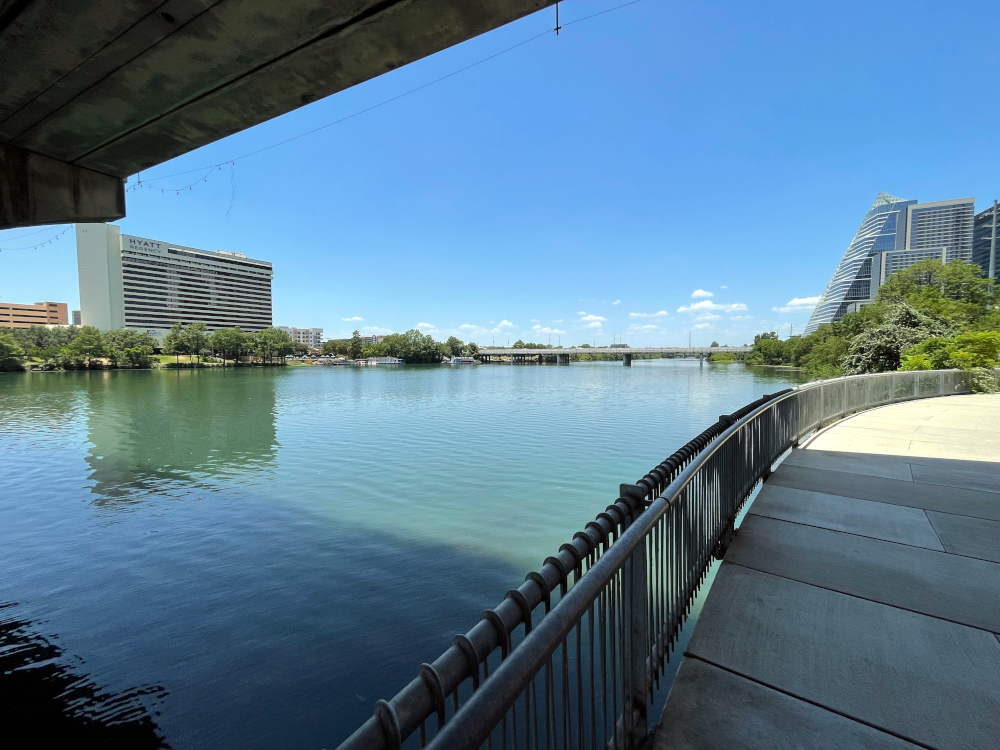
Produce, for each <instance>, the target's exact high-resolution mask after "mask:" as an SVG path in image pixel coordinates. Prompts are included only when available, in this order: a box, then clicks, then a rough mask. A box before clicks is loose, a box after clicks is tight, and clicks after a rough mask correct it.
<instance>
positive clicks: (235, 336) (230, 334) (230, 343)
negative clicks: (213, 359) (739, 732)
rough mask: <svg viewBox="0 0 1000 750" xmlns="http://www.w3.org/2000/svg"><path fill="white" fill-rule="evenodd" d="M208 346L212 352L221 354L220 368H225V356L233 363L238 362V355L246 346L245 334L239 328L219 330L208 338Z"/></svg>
mask: <svg viewBox="0 0 1000 750" xmlns="http://www.w3.org/2000/svg"><path fill="white" fill-rule="evenodd" d="M209 346H210V347H211V348H212V350H213V351H217V352H221V353H222V366H223V367H225V366H226V355H227V354H228V355H230V356H231V357H232V359H233V361H234V362H237V361H239V358H240V353H241V352H242V351H243V348H244V347H245V346H246V334H245V333H243V331H242V330H241V329H240V327H239V326H236V327H235V328H220V329H219V330H217V331H215V333H213V334H212V335H211V337H210V338H209Z"/></svg>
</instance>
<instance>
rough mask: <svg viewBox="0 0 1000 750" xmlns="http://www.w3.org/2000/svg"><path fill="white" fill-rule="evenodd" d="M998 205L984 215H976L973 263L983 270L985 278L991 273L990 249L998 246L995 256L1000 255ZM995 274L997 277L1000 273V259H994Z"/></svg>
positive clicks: (987, 210) (984, 212)
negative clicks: (994, 227) (995, 224)
mask: <svg viewBox="0 0 1000 750" xmlns="http://www.w3.org/2000/svg"><path fill="white" fill-rule="evenodd" d="M996 211H997V205H996V204H995V203H994V204H993V205H992V206H990V207H989V208H987V209H986V210H985V211H983V212H982V213H979V214H976V218H975V226H974V228H973V230H972V262H973V263H975V264H977V265H978V266H979V267H980V268H981V269H983V276H989V273H990V249H991V247H992V246H993V245H994V243H995V244H996V246H997V247H996V249H995V250H994V253H995V255H1000V214H998V213H995V212H996ZM994 222H997V228H996V235H995V239H994V230H993V223H994ZM993 265H994V269H993V273H994V276H996V274H997V272H1000V268H997V266H998V265H1000V258H996V257H994V260H993Z"/></svg>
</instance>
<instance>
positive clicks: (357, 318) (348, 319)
mask: <svg viewBox="0 0 1000 750" xmlns="http://www.w3.org/2000/svg"><path fill="white" fill-rule="evenodd" d="M341 320H343V321H345V322H350V321H352V320H364V318H361V317H358V316H357V315H355V316H354V317H353V318H341Z"/></svg>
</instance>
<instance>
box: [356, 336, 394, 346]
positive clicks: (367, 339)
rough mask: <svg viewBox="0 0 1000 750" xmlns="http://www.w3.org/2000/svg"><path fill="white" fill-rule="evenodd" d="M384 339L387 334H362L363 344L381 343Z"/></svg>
mask: <svg viewBox="0 0 1000 750" xmlns="http://www.w3.org/2000/svg"><path fill="white" fill-rule="evenodd" d="M388 335H391V334H388ZM383 341H385V336H362V337H361V343H362V344H381V343H382V342H383Z"/></svg>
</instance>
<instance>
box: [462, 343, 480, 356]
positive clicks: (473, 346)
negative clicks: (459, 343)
mask: <svg viewBox="0 0 1000 750" xmlns="http://www.w3.org/2000/svg"><path fill="white" fill-rule="evenodd" d="M477 354H479V344H477V343H476V342H475V341H470V342H469V343H468V344H466V345H465V356H466V357H475V356H476V355H477Z"/></svg>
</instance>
